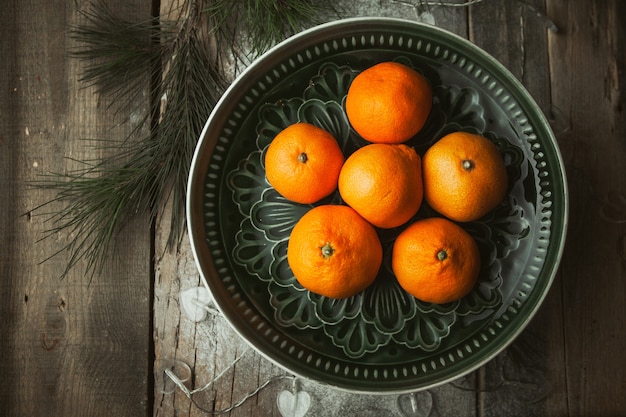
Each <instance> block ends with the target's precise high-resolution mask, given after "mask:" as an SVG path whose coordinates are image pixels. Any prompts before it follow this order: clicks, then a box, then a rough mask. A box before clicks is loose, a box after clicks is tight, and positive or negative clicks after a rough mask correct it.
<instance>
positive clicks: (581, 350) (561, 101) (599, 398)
mask: <svg viewBox="0 0 626 417" xmlns="http://www.w3.org/2000/svg"><path fill="white" fill-rule="evenodd" d="M548 10H549V12H550V14H551V15H553V16H554V17H555V20H556V21H557V24H558V25H559V27H560V28H562V30H561V32H560V33H559V35H558V36H552V37H550V39H549V40H550V44H549V47H550V58H551V59H550V61H551V82H552V90H551V96H552V101H553V103H554V105H555V106H556V107H557V108H558V109H560V110H561V112H562V113H563V117H564V118H565V119H566V120H568V121H569V123H568V127H569V129H568V131H567V132H565V133H563V134H562V135H561V136H560V137H559V144H560V146H561V150H562V153H563V158H564V160H565V165H566V169H567V174H568V178H569V190H570V199H571V214H570V219H571V221H570V226H569V230H568V239H567V246H566V250H565V253H564V256H563V262H562V267H561V276H560V285H559V286H558V287H557V288H556V289H557V290H560V297H561V300H562V307H561V308H562V310H561V314H562V320H563V322H562V326H561V329H562V330H561V331H562V335H563V339H564V344H563V346H562V349H563V353H562V355H563V362H562V365H561V366H562V367H563V368H562V369H563V372H564V373H565V375H564V377H565V381H566V401H567V412H568V413H570V415H598V416H609V415H623V414H624V413H625V411H624V410H626V399H625V398H624V395H623V393H624V392H626V338H625V337H624V335H625V334H626V307H625V305H624V298H625V296H626V280H625V277H626V267H625V263H624V251H623V243H624V236H625V235H626V230H625V223H624V219H625V213H626V204H625V202H624V196H626V146H625V142H624V140H625V138H626V118H625V116H624V85H625V81H626V80H625V76H624V57H625V50H626V49H625V45H626V44H625V42H626V28H625V27H624V25H623V23H622V22H621V21H620V18H619V16H624V13H625V12H626V7H625V4H624V2H620V1H585V2H557V1H552V2H549V4H548ZM547 336H548V335H547Z"/></svg>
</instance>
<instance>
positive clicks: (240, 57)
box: [32, 0, 334, 279]
mask: <svg viewBox="0 0 626 417" xmlns="http://www.w3.org/2000/svg"><path fill="white" fill-rule="evenodd" d="M328 11H334V7H333V6H332V0H323V1H318V2H315V1H307V0H300V1H298V0H259V1H252V0H204V1H203V0H187V1H186V2H184V3H183V6H182V8H181V9H180V10H179V11H178V12H179V13H180V17H179V18H177V19H175V20H172V21H167V20H165V19H163V18H162V19H157V18H155V19H148V20H147V21H143V22H132V21H128V20H126V19H124V18H120V17H119V16H117V15H116V14H115V13H114V12H113V10H111V8H109V6H107V5H106V3H105V2H104V1H103V0H96V1H95V2H94V3H91V4H90V5H89V7H88V8H87V9H86V11H83V12H82V14H83V17H84V20H85V22H86V23H85V24H84V25H80V26H77V27H74V28H71V31H70V33H71V35H72V37H73V38H74V39H75V40H77V41H78V42H79V43H80V45H81V46H80V47H79V48H76V49H75V50H73V51H70V54H71V56H72V57H74V58H76V59H79V60H81V61H82V62H83V63H84V64H85V66H84V68H83V71H84V72H83V76H82V77H81V82H82V83H84V84H86V85H93V86H96V88H97V91H98V94H101V95H107V96H108V97H110V98H111V103H112V104H111V106H113V109H112V111H114V112H119V111H122V110H124V109H125V110H127V109H128V108H129V105H130V104H132V103H136V102H140V100H138V98H139V97H141V95H142V94H143V93H144V92H145V89H146V88H148V89H149V91H150V96H151V111H150V112H149V113H148V114H147V115H146V117H145V119H144V120H143V121H142V122H141V123H139V125H138V126H137V127H136V128H134V129H133V131H132V132H131V133H130V134H129V135H128V136H127V137H124V138H114V139H110V138H108V139H104V140H102V141H100V145H99V146H100V147H101V148H104V150H105V152H103V153H104V154H105V155H109V156H106V157H104V158H103V159H102V160H97V161H78V162H79V163H80V164H81V165H82V168H81V169H78V170H76V171H72V172H69V173H56V174H55V173H52V174H48V175H46V176H45V177H44V178H43V179H42V180H40V181H37V182H35V183H33V184H32V185H33V186H34V187H36V188H42V189H49V190H50V189H51V190H54V191H55V192H56V196H55V197H54V198H53V199H52V200H50V201H48V202H45V203H44V204H42V205H41V206H39V207H37V208H35V209H34V211H36V212H38V211H42V210H44V207H48V206H51V205H52V203H55V207H56V206H57V205H60V206H61V208H60V209H59V210H56V211H53V212H52V213H43V215H44V216H46V221H48V222H50V223H51V224H52V226H51V227H50V228H48V229H47V230H46V232H45V233H44V236H43V238H42V240H43V239H47V238H50V237H52V236H54V235H56V234H58V233H62V232H63V233H67V234H69V236H70V239H71V240H70V241H69V243H68V244H67V245H65V246H63V247H61V248H60V249H59V250H58V251H57V252H55V253H52V254H51V255H50V256H49V257H48V258H47V259H50V258H52V257H54V256H57V255H59V254H61V253H68V262H67V265H66V268H65V270H64V271H63V273H62V277H64V276H66V275H67V274H68V273H69V272H70V271H71V270H72V269H73V268H74V267H76V266H77V265H78V264H79V263H81V261H83V260H84V261H85V268H86V274H87V276H89V278H90V279H92V278H93V276H94V275H96V274H100V273H101V272H102V270H103V268H104V266H105V264H106V260H107V256H108V255H109V254H110V252H111V250H112V249H113V248H114V246H115V238H116V236H117V235H118V234H119V233H120V231H121V230H122V229H123V228H124V226H125V225H126V224H127V223H128V222H129V220H131V219H132V218H133V216H136V215H146V214H147V215H149V217H150V221H151V222H154V221H155V220H156V218H157V217H158V216H159V215H162V214H163V213H162V212H161V213H159V211H158V210H159V207H164V206H165V203H166V202H168V201H170V199H171V203H172V211H171V219H170V220H171V221H170V231H169V237H168V247H169V248H170V249H172V248H179V245H180V242H181V239H182V237H183V235H184V232H185V228H186V224H185V218H186V216H185V201H186V185H187V179H188V176H189V169H190V164H191V159H192V157H193V152H194V150H195V147H196V143H197V140H198V137H199V135H200V132H201V131H202V128H203V126H204V123H205V122H206V120H207V118H208V116H209V114H210V113H211V111H212V110H213V107H214V106H215V103H217V101H218V99H219V97H220V95H221V94H222V93H223V91H224V90H225V88H226V86H227V82H226V80H225V77H224V76H223V73H224V69H223V64H222V63H223V61H225V60H227V59H228V58H231V57H235V60H236V61H239V62H244V61H245V60H247V59H249V58H250V56H254V55H258V54H260V53H262V52H263V51H264V50H266V49H267V48H269V47H270V46H272V44H274V43H276V42H278V41H279V40H281V39H283V38H284V37H285V36H288V35H289V34H292V33H295V32H297V31H299V30H301V29H303V28H304V27H306V26H307V25H312V24H314V23H317V22H316V21H315V16H320V15H321V14H323V13H328ZM218 51H220V52H221V53H218ZM229 54H230V56H229ZM146 131H147V132H149V133H147V134H146V133H141V132H146ZM47 259H46V260H47Z"/></svg>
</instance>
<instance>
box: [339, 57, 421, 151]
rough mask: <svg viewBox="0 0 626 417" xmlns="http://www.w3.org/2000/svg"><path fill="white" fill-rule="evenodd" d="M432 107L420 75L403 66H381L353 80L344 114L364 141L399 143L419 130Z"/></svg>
mask: <svg viewBox="0 0 626 417" xmlns="http://www.w3.org/2000/svg"><path fill="white" fill-rule="evenodd" d="M432 104H433V93H432V88H431V86H430V83H429V82H428V80H427V79H426V78H425V77H424V76H423V75H421V74H420V73H418V72H417V71H415V70H414V69H412V68H410V67H408V66H406V65H404V64H400V63H397V62H381V63H379V64H376V65H374V66H372V67H369V68H367V69H365V70H364V71H362V72H361V73H359V74H358V75H357V76H356V77H355V78H354V80H353V81H352V83H351V84H350V87H349V88H348V95H347V97H346V114H347V116H348V120H349V121H350V124H351V125H352V127H353V128H354V130H356V132H357V133H358V134H359V135H361V136H362V137H363V138H364V139H366V140H368V141H370V142H374V143H402V142H406V141H407V140H409V139H410V138H411V137H413V136H414V135H415V134H416V133H417V132H419V131H420V130H421V129H422V127H423V126H424V124H425V123H426V119H427V118H428V115H429V114H430V110H431V108H432Z"/></svg>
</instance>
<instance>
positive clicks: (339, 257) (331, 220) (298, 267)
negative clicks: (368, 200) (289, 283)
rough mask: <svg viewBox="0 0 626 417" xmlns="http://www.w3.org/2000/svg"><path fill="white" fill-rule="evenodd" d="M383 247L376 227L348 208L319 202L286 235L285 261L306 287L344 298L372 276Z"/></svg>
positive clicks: (367, 283)
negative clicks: (288, 234) (288, 235)
mask: <svg viewBox="0 0 626 417" xmlns="http://www.w3.org/2000/svg"><path fill="white" fill-rule="evenodd" d="M382 256H383V250H382V246H381V243H380V240H379V239H378V235H377V234H376V230H375V229H374V228H373V227H372V225H370V224H369V223H368V222H367V221H365V220H364V219H363V218H362V217H361V216H359V214H358V213H357V212H356V211H354V210H353V209H352V208H350V207H348V206H343V205H321V206H317V207H314V208H313V209H311V210H309V211H308V212H307V213H306V214H305V215H304V216H302V217H301V218H300V220H299V221H298V222H297V223H296V225H295V226H294V228H293V231H292V232H291V235H290V237H289V243H288V247H287V261H288V263H289V266H290V267H291V270H292V272H293V274H294V276H295V277H296V280H297V281H298V282H299V283H300V284H301V285H302V286H303V287H304V288H306V289H308V290H309V291H311V292H314V293H316V294H320V295H324V296H326V297H331V298H346V297H350V296H352V295H355V294H357V293H359V292H361V291H363V290H364V289H365V288H367V287H368V286H369V285H370V284H371V283H372V282H373V281H374V279H375V278H376V275H377V274H378V270H379V268H380V265H381V263H382Z"/></svg>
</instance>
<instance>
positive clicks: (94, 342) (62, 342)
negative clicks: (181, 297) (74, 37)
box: [0, 0, 151, 416]
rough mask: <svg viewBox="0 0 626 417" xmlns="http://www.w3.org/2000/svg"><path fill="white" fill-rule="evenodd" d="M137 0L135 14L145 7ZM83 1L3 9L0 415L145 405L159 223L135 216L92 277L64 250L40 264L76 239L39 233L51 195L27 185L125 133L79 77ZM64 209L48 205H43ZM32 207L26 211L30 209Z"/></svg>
mask: <svg viewBox="0 0 626 417" xmlns="http://www.w3.org/2000/svg"><path fill="white" fill-rule="evenodd" d="M140 3H142V2H139V1H136V2H133V4H132V7H131V8H130V13H132V14H133V15H142V14H143V16H147V15H148V13H149V11H150V10H149V6H146V5H145V4H140ZM83 6H84V2H69V1H64V0H54V1H49V2H36V1H21V0H20V1H12V0H11V1H7V2H3V7H2V12H1V15H0V32H1V34H0V42H1V45H2V46H1V57H0V65H1V66H2V67H1V68H2V70H1V71H0V91H2V100H0V102H1V103H0V148H1V149H0V159H1V163H0V170H2V171H1V172H2V174H1V175H0V189H1V190H2V195H3V198H2V199H1V201H0V213H1V216H0V217H1V220H0V221H1V223H0V239H1V240H0V242H1V243H0V245H1V247H2V252H3V255H2V257H1V258H0V271H1V272H0V274H1V278H2V279H1V280H0V297H1V299H0V306H1V307H0V308H1V309H2V322H3V327H2V332H1V333H0V352H1V355H2V360H1V361H0V414H1V415H3V416H25V415H28V416H44V415H46V416H47V415H63V416H72V415H89V416H110V415H137V416H141V415H146V414H148V410H149V409H150V408H151V404H149V402H148V397H149V394H148V387H149V386H150V384H149V380H148V379H147V378H146V375H147V374H148V373H149V369H150V366H149V365H150V363H149V360H148V356H149V352H150V338H149V329H150V298H151V297H150V262H149V260H150V229H149V225H148V224H147V222H146V221H145V220H137V221H136V222H134V223H133V224H130V225H129V226H128V228H127V229H126V230H125V231H124V232H123V233H122V235H121V237H120V240H119V242H118V243H119V245H120V247H121V248H122V250H120V251H119V253H117V255H116V256H115V257H112V258H111V260H110V262H109V263H108V264H107V267H106V269H105V273H104V274H103V275H102V276H98V277H96V278H94V280H93V281H92V283H91V285H89V281H88V279H87V278H86V277H84V276H83V272H82V270H81V268H80V267H79V268H77V269H76V270H74V271H72V273H71V274H70V275H69V276H68V277H67V278H65V279H64V280H60V279H59V276H60V274H61V272H62V271H63V269H64V267H65V265H66V262H67V257H66V256H65V254H61V255H60V256H58V257H55V258H53V259H51V260H50V261H48V262H45V263H43V264H42V263H40V262H41V261H42V260H43V259H44V258H45V257H46V256H48V255H50V254H52V253H54V252H55V251H56V250H58V248H59V247H60V246H61V245H64V244H66V242H68V241H69V240H71V239H72V236H71V235H68V234H67V233H59V234H57V235H55V236H54V237H52V238H50V239H47V240H44V241H42V242H40V243H35V242H36V241H37V240H38V239H40V238H41V237H42V236H43V235H44V230H45V229H47V228H48V227H50V225H49V224H46V223H44V220H45V218H46V216H43V215H39V214H42V213H40V212H39V211H36V212H31V211H30V210H32V209H33V208H35V207H36V206H37V205H39V204H41V203H44V202H46V201H49V200H50V199H52V198H53V197H54V193H53V192H49V191H43V190H38V189H30V188H29V187H27V182H28V181H35V180H39V179H41V178H40V177H39V176H40V175H41V174H45V173H49V172H64V171H66V170H69V169H73V168H76V167H77V166H76V165H74V164H72V163H70V162H69V161H68V160H66V159H64V158H66V157H71V158H78V159H92V158H97V157H98V156H99V154H100V151H96V150H95V148H93V147H92V146H91V145H93V143H90V142H88V141H87V142H85V141H84V139H88V138H89V139H90V138H102V137H105V136H108V135H111V136H113V137H115V138H116V139H117V138H120V137H124V136H126V135H128V133H129V132H130V131H131V129H132V128H133V126H132V125H131V124H128V123H126V124H123V125H119V126H118V125H117V124H118V123H119V121H120V120H115V119H114V118H113V117H111V115H110V114H109V113H107V112H106V111H105V110H104V109H105V107H106V104H107V103H106V101H105V100H102V99H100V98H98V96H96V95H95V94H94V90H93V88H83V86H81V85H80V84H79V83H78V81H77V80H78V78H79V77H80V70H79V65H78V63H77V62H75V61H73V60H69V59H68V56H67V47H69V46H71V45H72V41H71V40H70V39H69V37H68V34H67V26H68V25H75V24H77V23H78V22H79V21H80V17H79V14H78V9H77V7H83ZM54 208H58V206H56V207H55V206H54V205H53V206H50V207H47V208H46V209H44V210H41V212H43V211H45V210H48V209H54ZM24 214H25V215H24Z"/></svg>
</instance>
